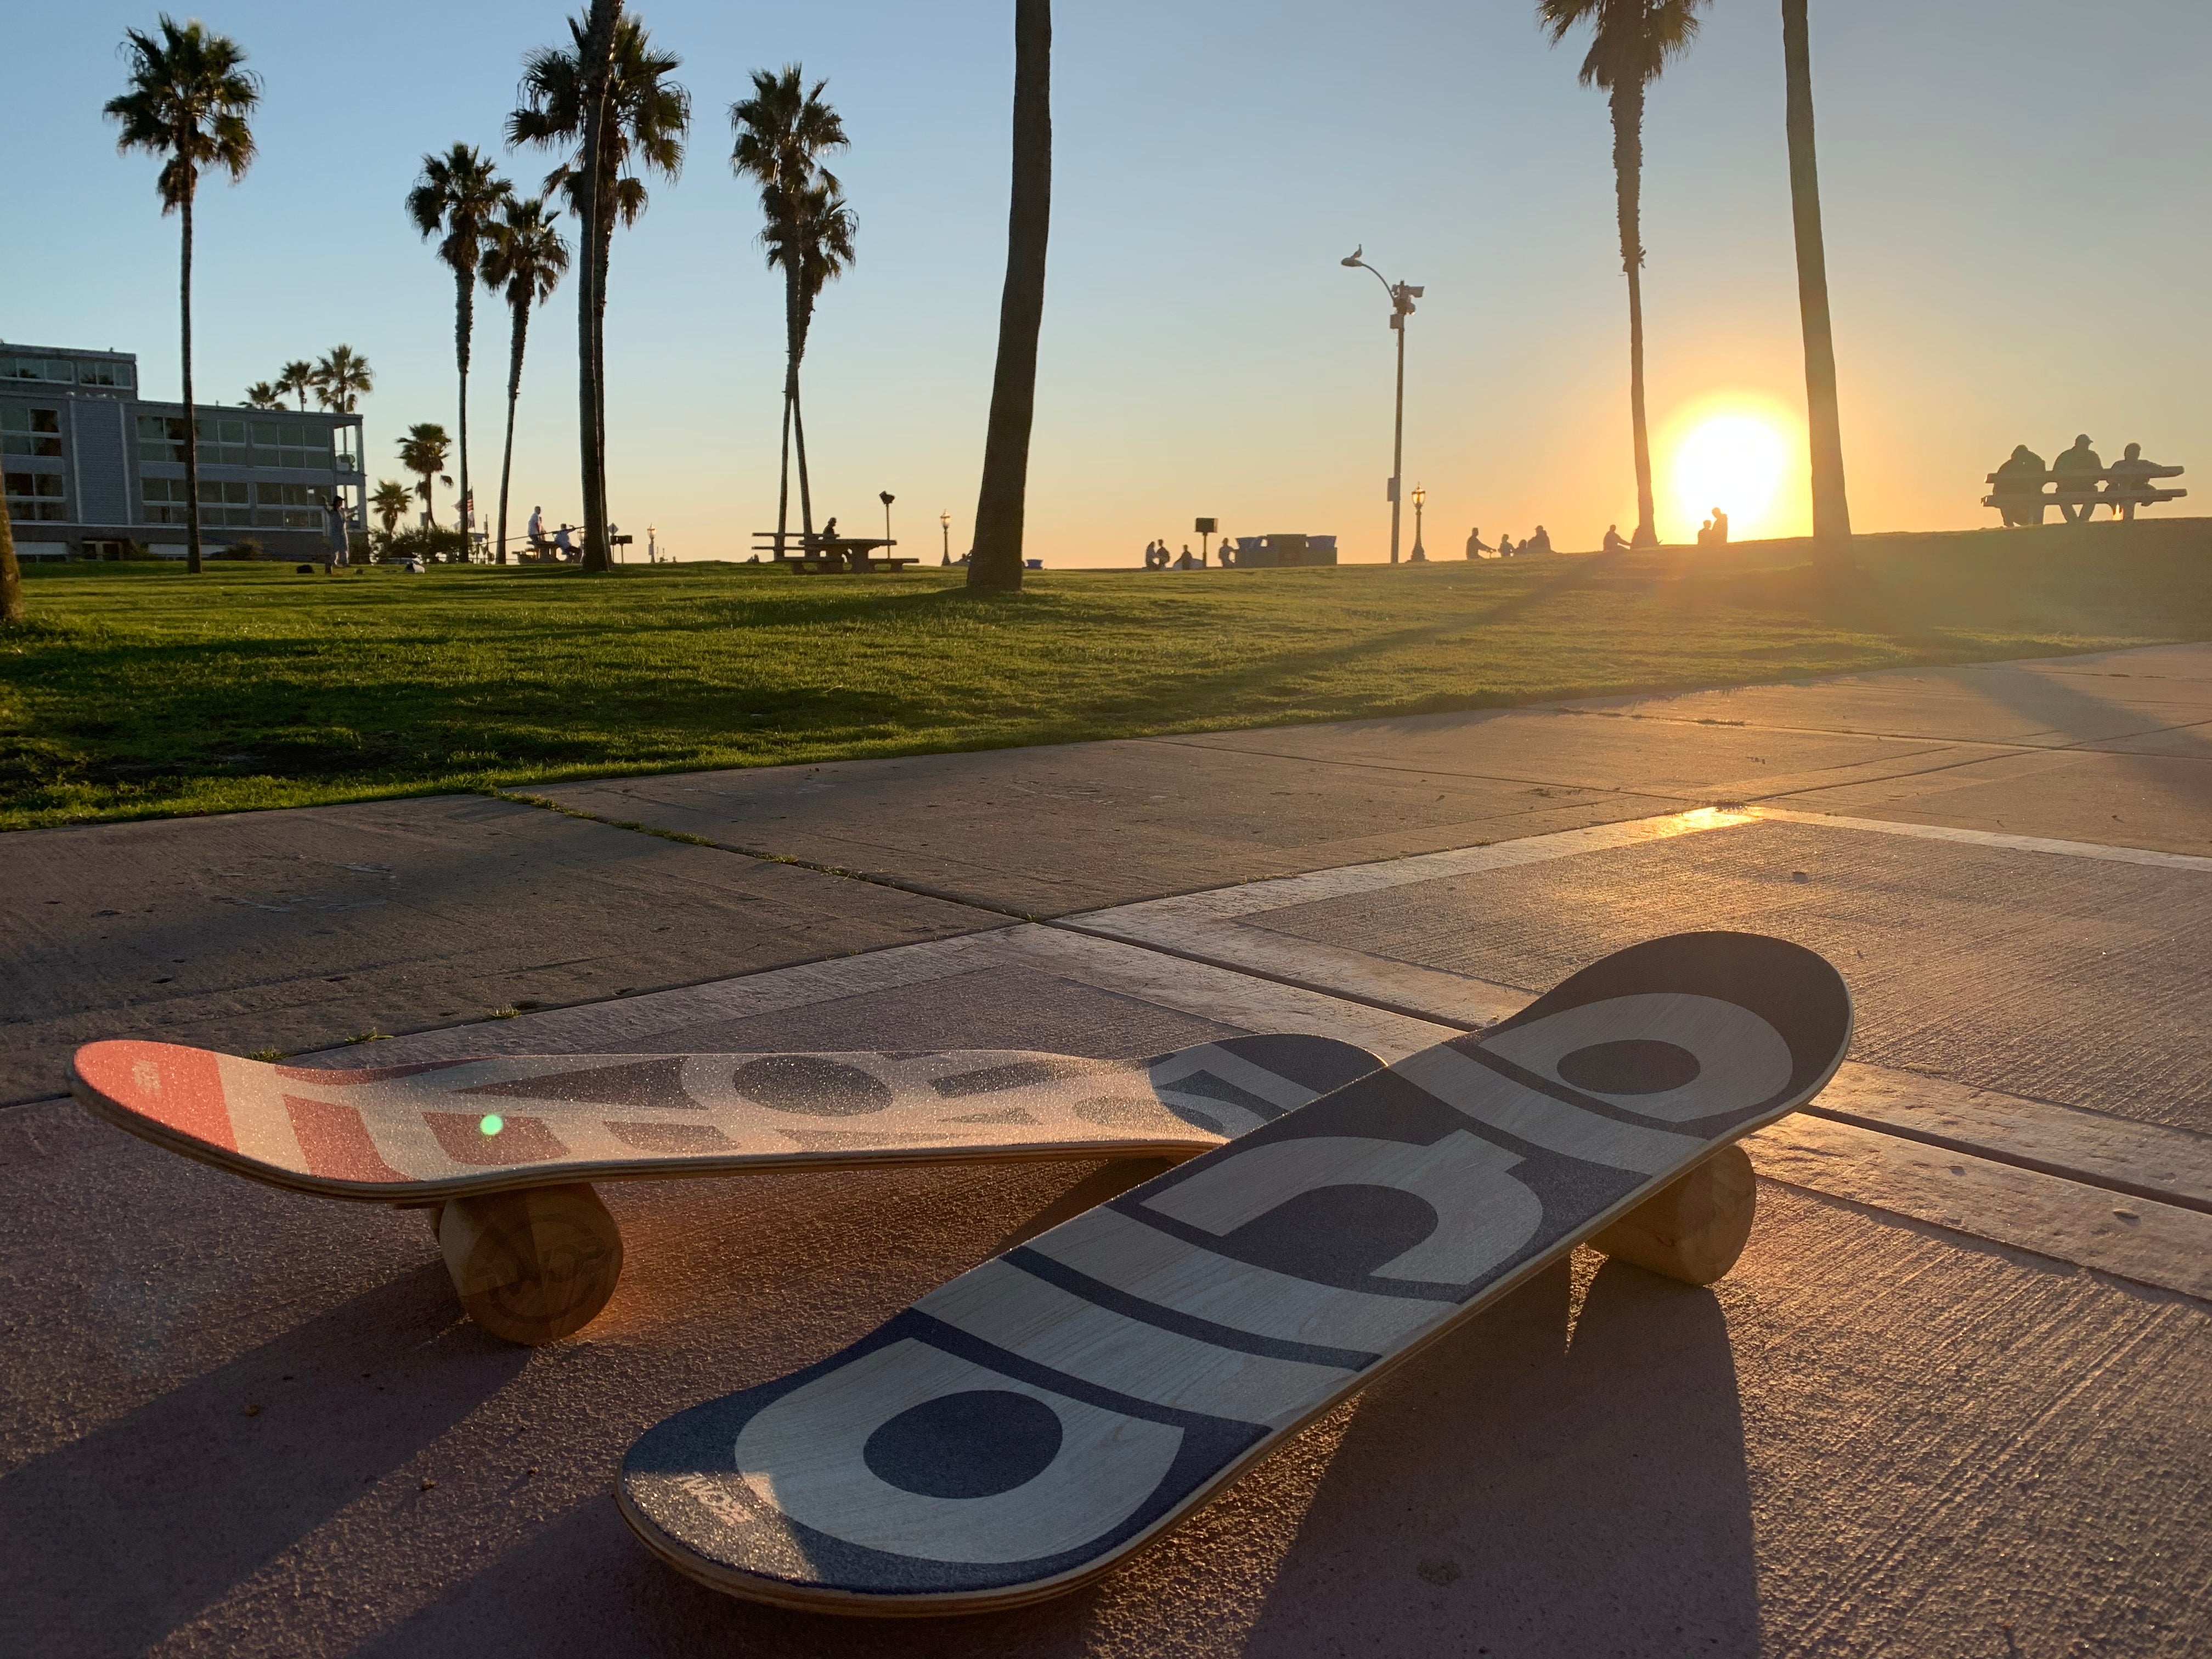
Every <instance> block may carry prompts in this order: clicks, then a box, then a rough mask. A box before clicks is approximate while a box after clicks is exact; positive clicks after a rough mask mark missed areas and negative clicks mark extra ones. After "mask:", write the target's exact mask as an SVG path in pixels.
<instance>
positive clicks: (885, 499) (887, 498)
mask: <svg viewBox="0 0 2212 1659" xmlns="http://www.w3.org/2000/svg"><path fill="white" fill-rule="evenodd" d="M876 499H877V500H878V501H881V502H882V503H883V504H884V506H885V507H889V506H890V504H891V503H892V502H893V501H896V500H897V499H898V497H897V496H896V495H892V494H891V492H890V490H888V489H886V490H885V491H884V493H883V494H882V495H878V496H877V497H876Z"/></svg>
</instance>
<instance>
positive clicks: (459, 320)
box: [453, 270, 477, 558]
mask: <svg viewBox="0 0 2212 1659" xmlns="http://www.w3.org/2000/svg"><path fill="white" fill-rule="evenodd" d="M453 283H454V286H455V287H456V288H457V289H459V294H460V301H459V305H458V306H456V307H455V308H454V312H453V361H454V362H457V363H458V364H459V365H460V370H461V440H460V441H461V505H460V508H459V512H457V513H455V515H454V516H455V517H457V518H459V520H460V521H461V556H462V557H463V558H466V557H467V556H468V551H469V549H468V535H469V525H470V522H471V520H470V515H469V509H470V507H471V506H472V505H473V503H472V502H471V500H470V497H469V338H470V336H471V335H472V334H473V333H474V332H475V331H476V324H477V301H476V287H477V278H476V272H475V271H473V270H471V271H470V272H469V274H468V275H467V276H463V275H462V274H461V273H460V272H459V271H458V270H457V271H455V272H454V273H453Z"/></svg>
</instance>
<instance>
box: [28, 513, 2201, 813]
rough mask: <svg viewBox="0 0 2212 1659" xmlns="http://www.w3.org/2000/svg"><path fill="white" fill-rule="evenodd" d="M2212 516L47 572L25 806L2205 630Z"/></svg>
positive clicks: (664, 762) (478, 784)
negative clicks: (847, 569)
mask: <svg viewBox="0 0 2212 1659" xmlns="http://www.w3.org/2000/svg"><path fill="white" fill-rule="evenodd" d="M2208 555H2212V533H2208V526H2207V525H2206V524H2205V523H2204V521H2202V520H2197V521H2185V522H2175V521H2168V522H2166V523H2163V524H2156V525H2148V524H2147V525H2144V526H2136V527H2133V528H2132V530H2131V529H2130V527H2128V526H2112V527H2111V528H2110V529H2106V528H2104V527H2101V526H2100V527H2097V528H2094V529H2092V530H2090V531H2087V532H2069V531H2067V530H2064V529H2062V528H2057V527H2054V528H2052V529H2051V530H2049V531H2045V532H2016V533H2015V534H2012V535H2004V534H2002V533H1997V532H1990V533H1987V534H1966V535H1951V536H1930V537H1891V538H1868V539H1867V540H1865V541H1863V543H1862V544H1861V555H1860V557H1861V566H1862V574H1861V577H1860V579H1859V580H1858V581H1857V582H1856V583H1855V584H1853V585H1851V586H1849V587H1848V588H1845V589H1844V590H1841V591H1832V590H1830V589H1829V588H1827V587H1826V586H1824V585H1823V584H1822V583H1821V582H1820V580H1818V579H1817V577H1816V576H1815V574H1814V571H1813V570H1812V568H1811V567H1810V566H1809V565H1808V563H1807V562H1806V553H1805V550H1804V547H1803V545H1802V544H1788V543H1784V544H1766V545H1763V546H1762V545H1757V544H1754V545H1751V546H1747V547H1742V548H1738V549H1735V550H1729V552H1727V553H1725V554H1718V555H1716V554H1713V553H1710V552H1705V551H1699V550H1687V549H1675V550H1665V551H1662V552H1659V553H1656V554H1644V555H1635V556H1626V557H1620V558H1615V559H1602V558H1599V557H1595V556H1580V557H1561V558H1553V559H1548V560H1543V561H1535V560H1531V561H1528V562H1511V563H1503V564H1501V563H1496V562H1491V563H1481V564H1472V565H1471V564H1468V563H1465V562H1459V561H1454V562H1450V563H1440V564H1436V565H1431V566H1427V567H1423V568H1397V569H1392V568H1388V567H1376V566H1347V567H1345V568H1339V569H1333V570H1299V571H1254V572H1242V571H1238V572H1228V571H1220V572H1207V573H1205V574H1195V573H1193V574H1176V573H1166V574H1137V573H1130V574H1121V573H1105V572H1101V573H1082V572H1070V573H1059V572H1046V573H1043V574H1033V575H1032V576H1031V578H1030V584H1029V586H1028V588H1027V590H1026V591H1025V592H1022V593H1020V594H1018V595H1007V596H999V597H986V598H978V597H971V596H969V594H968V593H967V592H966V591H965V590H964V589H963V588H962V587H960V586H958V585H957V582H956V581H954V580H948V579H947V577H948V575H952V574H957V573H945V574H939V572H936V571H933V570H922V571H915V572H910V573H908V574H903V575H898V576H849V577H817V578H798V577H793V576H790V575H787V574H781V573H779V572H776V571H775V570H772V569H769V570H763V569H760V568H749V567H744V566H730V565H689V566H666V565H664V566H660V567H657V568H634V569H630V570H628V571H625V572H623V573H621V574H617V575H615V576H612V577H605V578H590V577H586V576H584V575H582V574H580V573H578V572H575V571H573V570H569V569H563V568H538V567H532V568H526V569H525V568H509V569H503V570H501V569H488V568H473V569H471V568H434V569H433V570H432V572H431V573H430V574H427V575H423V576H405V575H402V574H398V573H397V572H392V571H386V570H382V569H371V570H368V571H364V572H360V573H356V574H353V575H350V576H347V577H343V578H336V579H325V578H324V577H322V576H320V575H315V576H301V575H296V574H293V569H292V567H291V566H290V565H289V564H285V565H273V564H272V565H240V564H213V565H210V569H209V574H205V575H204V576H201V577H198V578H193V577H190V576H187V575H185V574H183V573H182V572H181V570H179V569H175V568H165V567H161V566H148V565H135V566H134V565H105V566H85V565H79V566H76V567H73V568H42V569H37V570H34V571H33V572H31V573H30V574H28V575H27V580H26V586H27V590H28V592H29V596H30V601H31V606H32V617H33V620H32V622H31V623H30V624H29V625H28V627H27V628H24V629H15V630H12V631H9V632H8V633H5V634H0V828H9V829H15V828H22V827H25V826H28V825H34V824H53V823H76V822H82V821H86V820H92V819H101V818H122V817H149V816H155V815H161V814H170V813H180V812H216V811H236V810H240V809H243V808H253V807H270V806H298V805H311V804H314V803H318V802H325V801H338V800H358V799H365V798H368V797H374V796H388V795H398V794H410V793H426V792H428V791H433V790H455V789H471V788H486V787H506V786H516V785H526V784H529V783H532V782H537V781H546V780H551V779H556V778H575V777H587V776H592V775H600V774H606V773H615V772H635V771H652V770H666V769H678V768H697V767H712V766H758V765H771V764H775V763H783V762H790V761H812V760H822V759H829V758H834V757H850V756H857V755H891V754H911V753H915V752H919V751H923V750H948V749H975V748H989V747H997V746H1000V745H1005V744H1031V743H1053V742H1062V741H1067V740H1071V739H1075V738H1109V737H1132V736H1137V735H1140V734H1144V733H1150V732H1195V731H1218V730H1220V729H1222V728H1224V727H1231V726H1258V725H1273V724H1279V723H1284V722H1289V721H1298V720H1345V719H1349V718H1353V717H1356V716H1360V715H1376V714H1406V713H1409V712H1417V711H1426V710H1434V709H1446V708H1484V707H1492V706H1498V705H1504V704H1510V703H1517V702H1529V701H1532V700H1536V699H1542V698H1550V697H1559V696H1577V695H1584V694H1590V693H1601V692H1612V691H1628V690H1643V689H1657V688H1676V687H1690V686H1706V685H1726V684H1741V683H1743V682H1748V681H1761V680H1772V679H1778V678H1790V677H1794V676H1803V675H1811V674H1822V673H1832V672H1836V671H1847V670H1852V669H1865V668H1886V667H1893V666H1898V665H1908V664H1919V663H1940V662H1964V661H1972V660H1977V659H1983V660H1986V659H1996V658H2004V657H2024V656H2039V655H2051V654H2056V653H2062V652H2069V651H2086V650H2098V649H2104V648H2108V647H2118V646H2130V645H2143V644H2152V643H2157V642H2161V641H2174V640H2185V639H2203V638H2206V637H2208V636H2212V556H2208Z"/></svg>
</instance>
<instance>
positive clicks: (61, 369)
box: [0, 357, 76, 386]
mask: <svg viewBox="0 0 2212 1659" xmlns="http://www.w3.org/2000/svg"><path fill="white" fill-rule="evenodd" d="M0 380H44V381H46V383H47V384H49V385H51V386H75V385H76V370H75V369H74V368H71V367H70V361H69V359H68V358H66V357H0Z"/></svg>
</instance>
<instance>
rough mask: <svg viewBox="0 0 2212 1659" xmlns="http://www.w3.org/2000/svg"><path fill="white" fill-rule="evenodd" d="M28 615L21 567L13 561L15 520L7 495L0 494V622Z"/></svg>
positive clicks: (24, 619) (20, 620)
mask: <svg viewBox="0 0 2212 1659" xmlns="http://www.w3.org/2000/svg"><path fill="white" fill-rule="evenodd" d="M30 616H31V612H30V609H29V607H28V606H27V605H25V604H24V603H23V568H22V567H21V565H19V564H17V563H16V562H15V522H14V520H11V519H10V518H9V516H8V499H7V497H6V496H4V495H0V623H19V622H27V621H29V620H30Z"/></svg>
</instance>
